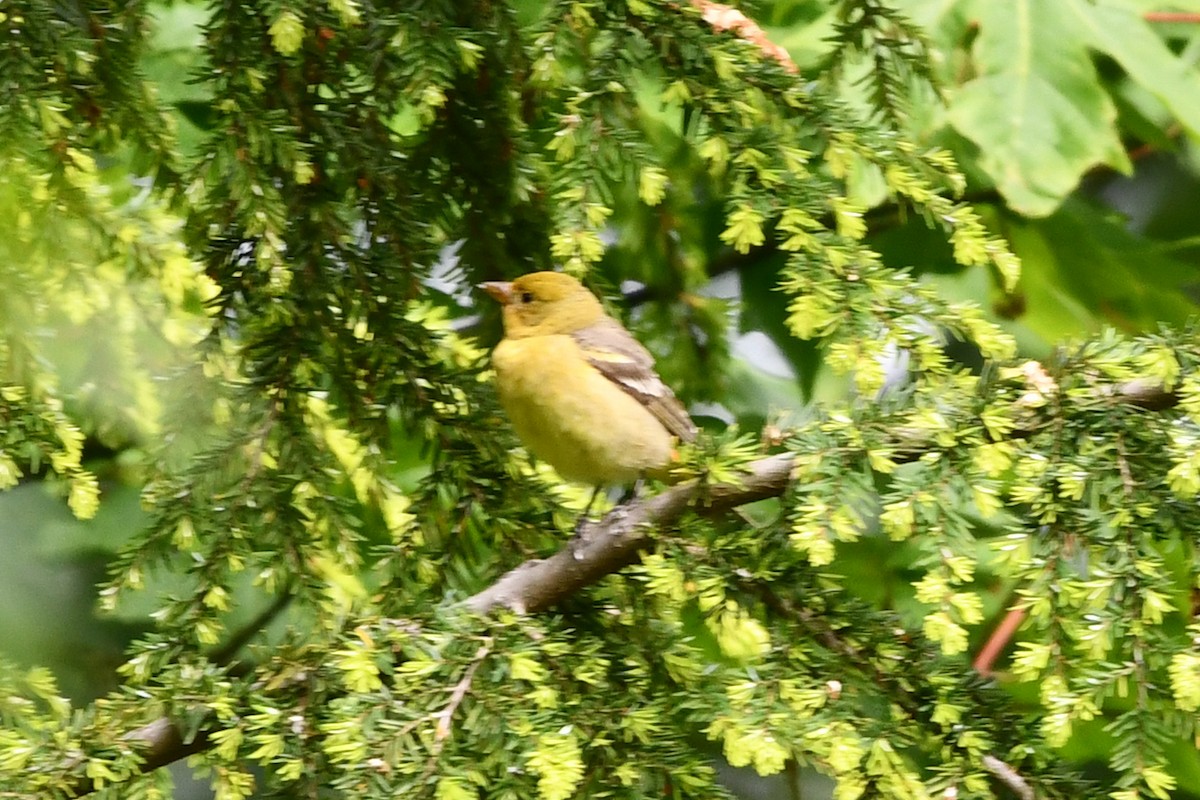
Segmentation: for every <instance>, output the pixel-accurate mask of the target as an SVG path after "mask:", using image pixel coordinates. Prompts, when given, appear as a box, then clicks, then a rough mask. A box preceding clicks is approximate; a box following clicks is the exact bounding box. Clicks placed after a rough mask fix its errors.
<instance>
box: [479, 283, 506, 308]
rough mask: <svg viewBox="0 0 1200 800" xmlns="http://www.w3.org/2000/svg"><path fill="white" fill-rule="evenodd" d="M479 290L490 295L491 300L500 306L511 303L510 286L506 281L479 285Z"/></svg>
mask: <svg viewBox="0 0 1200 800" xmlns="http://www.w3.org/2000/svg"><path fill="white" fill-rule="evenodd" d="M479 288H480V289H483V290H484V291H485V292H487V293H488V294H490V295H491V296H492V299H493V300H495V301H496V302H497V303H499V304H500V305H502V306H506V305H508V304H509V303H510V302H511V301H512V284H511V283H509V282H508V281H487V282H486V283H481V284H479Z"/></svg>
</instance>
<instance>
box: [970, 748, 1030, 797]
mask: <svg viewBox="0 0 1200 800" xmlns="http://www.w3.org/2000/svg"><path fill="white" fill-rule="evenodd" d="M983 766H984V769H986V770H987V771H988V772H990V773H992V775H994V776H996V779H997V780H999V781H1000V782H1001V783H1003V784H1004V785H1005V786H1007V787H1008V788H1009V789H1012V790H1013V792H1014V793H1016V795H1017V797H1019V798H1021V800H1035V798H1036V797H1037V795H1036V794H1034V791H1033V787H1032V786H1030V785H1029V782H1028V781H1026V780H1025V779H1024V778H1022V777H1021V776H1020V775H1019V774H1018V773H1017V771H1016V770H1015V769H1013V768H1012V767H1010V766H1009V765H1008V764H1005V763H1004V762H1003V761H1001V760H1000V759H998V758H996V757H995V756H984V757H983Z"/></svg>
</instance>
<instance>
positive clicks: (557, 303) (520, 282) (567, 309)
mask: <svg viewBox="0 0 1200 800" xmlns="http://www.w3.org/2000/svg"><path fill="white" fill-rule="evenodd" d="M479 288H481V289H483V290H484V291H485V292H487V293H488V294H490V295H491V296H492V297H493V298H494V299H495V300H497V301H498V302H499V303H500V304H501V305H503V306H504V332H505V333H506V334H507V335H508V336H509V337H510V338H522V337H525V336H546V335H550V334H556V333H571V332H572V331H577V330H579V329H581V328H586V327H587V326H589V325H592V324H594V323H595V322H596V321H597V320H599V319H601V318H603V317H604V307H603V306H601V305H600V301H599V300H597V299H596V295H594V294H592V293H591V292H590V291H588V289H587V287H585V286H584V285H583V284H582V283H580V282H579V281H577V280H575V279H574V278H572V277H571V276H570V275H566V274H564V273H561V272H531V273H529V274H528V275H522V276H521V277H519V278H517V279H516V280H515V281H512V282H511V283H509V282H507V281H488V282H487V283H481V284H479Z"/></svg>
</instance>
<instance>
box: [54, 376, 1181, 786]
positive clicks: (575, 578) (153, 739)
mask: <svg viewBox="0 0 1200 800" xmlns="http://www.w3.org/2000/svg"><path fill="white" fill-rule="evenodd" d="M1102 390H1103V391H1102V394H1103V395H1104V396H1107V397H1111V398H1112V399H1113V400H1114V401H1116V402H1119V403H1124V404H1128V405H1133V406H1137V407H1139V408H1143V409H1146V410H1153V411H1159V410H1163V409H1167V408H1170V407H1172V406H1174V405H1176V404H1177V403H1178V396H1177V395H1176V394H1175V393H1173V392H1170V391H1167V390H1165V389H1163V388H1162V387H1161V386H1160V385H1157V384H1153V383H1152V382H1149V381H1144V380H1134V381H1128V382H1126V383H1122V384H1116V385H1113V386H1111V387H1102ZM1032 432H1033V431H1032V430H1028V431H1015V432H1014V435H1021V434H1026V435H1027V434H1029V433H1032ZM912 457H915V455H913V456H912ZM793 459H794V456H793V455H792V454H790V453H780V454H778V455H773V456H768V457H766V458H762V459H759V460H758V461H754V462H751V463H750V464H749V465H747V466H746V468H745V469H746V472H745V474H744V476H743V478H742V480H740V481H739V482H737V483H728V484H716V485H713V486H704V485H702V484H701V482H700V481H696V480H692V481H688V482H686V483H681V484H678V485H676V486H672V487H671V488H669V489H667V490H665V491H663V492H662V493H660V494H658V495H655V496H653V497H645V498H642V499H639V500H636V501H634V502H631V503H627V504H625V505H622V506H618V507H617V508H614V509H613V510H612V511H610V512H609V513H608V514H607V515H605V517H604V518H603V519H601V520H598V521H596V522H590V523H587V524H586V525H584V526H583V528H582V529H581V530H580V532H579V534H578V535H577V536H576V537H575V538H573V539H572V540H571V541H570V542H568V543H567V544H566V545H564V546H563V547H562V548H561V549H560V550H559V551H558V552H557V553H555V554H554V555H552V556H550V557H549V558H546V559H533V560H530V561H526V562H525V563H523V564H521V565H520V566H518V567H516V568H515V569H512V570H510V571H509V572H507V573H505V574H504V575H503V576H501V577H500V578H499V580H497V581H496V582H495V583H493V584H492V585H491V586H488V587H487V588H486V589H484V590H483V591H481V592H478V593H477V594H475V595H472V596H471V597H469V598H468V599H467V600H466V601H464V605H465V606H466V607H467V608H468V609H470V610H471V611H474V612H476V613H479V614H484V613H487V612H488V611H491V610H494V609H496V608H499V607H507V608H511V609H513V610H515V611H518V612H520V613H534V612H537V611H542V610H544V609H547V608H550V607H552V606H554V605H555V604H557V603H559V602H561V601H562V600H564V599H566V598H567V597H569V596H571V595H572V594H574V593H575V592H578V591H579V590H581V589H583V588H585V587H587V586H589V585H591V584H593V583H595V582H596V581H598V580H600V579H601V578H603V577H604V576H605V575H608V574H611V573H613V572H616V571H617V570H619V569H621V568H623V567H626V566H628V565H629V564H632V563H633V562H634V561H636V560H637V559H638V556H639V555H640V553H641V551H642V549H643V548H644V547H646V545H647V544H648V543H649V531H650V530H652V529H653V528H656V527H662V526H666V525H670V524H672V523H674V522H675V521H677V520H678V519H679V518H680V517H681V516H682V515H683V513H684V512H685V511H686V510H687V509H688V508H689V507H692V506H698V507H696V509H695V510H696V512H697V513H698V514H700V515H702V516H710V515H711V516H716V515H720V514H723V513H725V512H727V511H729V510H730V509H733V508H736V507H738V506H741V505H745V504H746V503H752V502H754V501H756V500H762V499H765V498H768V497H776V496H778V495H780V494H782V493H783V492H784V490H785V489H786V488H787V485H788V483H789V481H790V479H791V473H792V465H793ZM468 685H469V682H468ZM464 691H465V689H464ZM451 713H452V712H451ZM125 738H126V740H128V741H130V742H133V743H136V744H138V745H142V746H143V747H144V750H143V751H142V752H143V758H144V759H145V760H144V762H143V763H142V771H143V772H151V771H153V770H155V769H158V768H159V767H163V766H166V765H168V764H170V763H172V762H174V761H178V760H180V759H182V758H186V757H187V756H189V755H191V754H193V753H197V752H200V751H202V750H205V749H207V748H208V747H209V746H210V743H209V738H208V734H207V733H206V732H205V731H204V730H201V731H199V732H198V733H197V734H196V736H195V737H194V738H193V739H192V740H191V741H186V742H185V741H184V739H183V735H182V733H181V732H180V730H179V728H178V727H177V726H176V725H175V724H174V723H173V722H172V721H171V720H169V719H166V718H163V719H159V720H155V721H154V722H151V723H149V724H148V725H144V726H142V727H141V728H138V729H137V730H135V731H133V732H131V733H129V734H128V735H127V736H126V737H125ZM996 764H998V765H1003V762H1001V761H999V760H996ZM988 769H989V771H991V772H992V774H993V775H995V776H996V777H997V778H998V779H999V780H1001V781H1002V782H1004V783H1005V784H1006V785H1008V786H1009V788H1010V789H1012V790H1013V791H1014V792H1016V793H1017V794H1018V795H1020V796H1025V795H1024V794H1023V791H1025V790H1028V784H1027V783H1026V782H1025V781H1024V780H1023V779H1022V778H1021V777H1020V776H1019V775H1017V774H1016V773H1015V772H1014V771H1013V770H1012V769H1011V768H1008V769H1007V771H1005V770H1003V769H998V768H996V769H994V768H992V767H991V766H989V767H988ZM1022 787H1024V788H1022ZM92 791H94V789H93V788H92V783H91V781H90V780H84V781H81V782H80V783H79V784H77V785H76V787H75V791H74V792H72V793H71V794H70V795H69V796H72V797H81V796H83V795H87V794H90V793H92Z"/></svg>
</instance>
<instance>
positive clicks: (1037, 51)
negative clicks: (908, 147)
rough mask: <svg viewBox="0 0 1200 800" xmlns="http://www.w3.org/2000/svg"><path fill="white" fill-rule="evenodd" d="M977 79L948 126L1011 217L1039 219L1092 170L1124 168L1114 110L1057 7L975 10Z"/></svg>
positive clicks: (1020, 4) (1074, 23)
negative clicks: (973, 153) (974, 153)
mask: <svg viewBox="0 0 1200 800" xmlns="http://www.w3.org/2000/svg"><path fill="white" fill-rule="evenodd" d="M974 11H975V15H976V19H977V20H978V22H979V38H978V39H977V40H976V42H975V46H974V51H973V52H974V56H975V60H976V66H977V68H978V70H979V77H978V78H976V79H974V80H972V81H969V82H968V83H966V84H965V85H964V86H963V87H962V88H961V90H960V91H959V93H958V96H957V97H955V98H953V100H952V103H951V106H950V112H949V116H950V122H951V124H952V125H953V126H954V127H955V128H956V129H958V131H959V132H960V133H962V134H963V135H964V136H966V137H967V138H969V139H971V140H972V141H973V142H975V143H976V144H977V145H978V146H979V148H980V150H981V153H980V161H981V163H982V165H983V167H984V168H985V169H986V170H987V171H988V172H989V173H990V174H991V175H992V177H993V178H994V179H995V181H996V185H997V187H998V188H999V190H1000V192H1001V193H1002V194H1003V195H1004V197H1005V198H1006V199H1007V200H1008V202H1009V204H1010V205H1011V206H1012V207H1013V208H1014V209H1016V210H1017V211H1019V212H1021V213H1023V214H1026V215H1029V216H1035V217H1037V216H1045V215H1046V214H1049V213H1051V212H1053V211H1054V209H1055V208H1057V207H1058V205H1059V203H1060V202H1062V199H1063V198H1064V197H1065V196H1066V195H1067V194H1068V193H1069V192H1071V191H1072V190H1073V189H1074V188H1075V186H1076V185H1077V184H1078V182H1079V179H1080V177H1081V176H1082V175H1083V174H1084V173H1085V172H1086V171H1087V170H1089V169H1091V168H1092V167H1094V166H1096V165H1097V164H1107V165H1109V166H1112V167H1114V168H1116V169H1120V170H1128V168H1129V159H1128V158H1127V157H1126V155H1125V152H1124V150H1123V149H1122V148H1121V142H1120V140H1119V139H1118V137H1117V134H1116V132H1115V130H1114V127H1113V122H1114V120H1115V119H1116V109H1115V108H1114V106H1113V104H1112V101H1111V100H1110V99H1109V97H1108V95H1107V94H1106V93H1105V92H1104V90H1103V88H1102V87H1101V85H1100V81H1099V77H1098V76H1097V74H1096V70H1095V68H1094V67H1093V65H1092V62H1091V59H1090V56H1089V54H1088V50H1087V44H1088V43H1087V40H1085V39H1084V38H1083V37H1082V36H1081V35H1080V34H1079V32H1078V20H1077V19H1076V18H1075V17H1074V16H1073V15H1072V14H1070V13H1069V11H1068V10H1067V9H1065V8H1064V7H1063V6H1062V5H1061V4H1059V3H1045V2H1037V0H1015V1H1014V2H1012V3H993V2H981V3H976V4H975V6H974Z"/></svg>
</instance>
